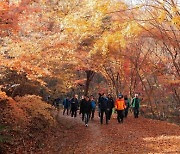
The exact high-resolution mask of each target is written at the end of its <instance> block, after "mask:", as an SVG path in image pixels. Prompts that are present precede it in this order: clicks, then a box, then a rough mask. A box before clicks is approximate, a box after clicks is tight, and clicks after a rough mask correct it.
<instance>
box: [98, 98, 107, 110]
mask: <svg viewBox="0 0 180 154" xmlns="http://www.w3.org/2000/svg"><path fill="white" fill-rule="evenodd" d="M99 103H100V109H101V110H107V107H108V99H107V98H105V97H102V96H101V97H100V98H99Z"/></svg>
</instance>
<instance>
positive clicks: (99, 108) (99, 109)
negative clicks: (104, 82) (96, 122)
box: [98, 93, 102, 118]
mask: <svg viewBox="0 0 180 154" xmlns="http://www.w3.org/2000/svg"><path fill="white" fill-rule="evenodd" d="M101 97H102V94H101V93H99V97H98V115H99V118H100V117H101V104H100V100H101Z"/></svg>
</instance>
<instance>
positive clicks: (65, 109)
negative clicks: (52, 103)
mask: <svg viewBox="0 0 180 154" xmlns="http://www.w3.org/2000/svg"><path fill="white" fill-rule="evenodd" d="M70 104H71V102H70V99H69V97H67V98H65V99H64V100H63V106H64V110H63V115H64V114H65V112H66V111H67V115H69V108H70Z"/></svg>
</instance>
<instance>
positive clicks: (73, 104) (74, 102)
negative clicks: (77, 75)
mask: <svg viewBox="0 0 180 154" xmlns="http://www.w3.org/2000/svg"><path fill="white" fill-rule="evenodd" d="M78 106H79V104H78V95H74V97H73V98H72V99H71V117H73V116H74V117H76V116H77V110H78Z"/></svg>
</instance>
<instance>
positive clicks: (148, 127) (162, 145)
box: [59, 114, 180, 154]
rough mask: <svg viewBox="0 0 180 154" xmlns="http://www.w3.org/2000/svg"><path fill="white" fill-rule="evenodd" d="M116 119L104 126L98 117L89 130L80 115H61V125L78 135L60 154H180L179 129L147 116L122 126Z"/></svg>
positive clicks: (129, 120) (131, 119) (125, 122)
mask: <svg viewBox="0 0 180 154" xmlns="http://www.w3.org/2000/svg"><path fill="white" fill-rule="evenodd" d="M115 117H116V115H115V114H114V115H113V118H112V119H111V121H110V122H109V124H108V125H106V124H103V125H101V124H100V123H99V118H98V117H97V115H96V118H95V119H94V120H91V121H90V122H89V126H88V127H87V128H86V127H85V126H84V123H83V122H82V121H81V119H80V116H79V115H78V117H76V118H71V117H70V116H62V114H59V119H60V120H61V122H62V123H63V124H64V125H67V128H69V129H70V128H73V129H75V132H76V135H77V136H76V137H75V138H74V142H72V141H70V140H71V139H73V137H72V136H69V138H68V136H67V141H66V143H65V144H64V146H63V148H60V149H59V150H60V151H59V153H103V154H104V153H113V154H114V153H118V154H120V153H122V154H123V153H129V154H132V153H140V154H141V153H170V154H176V153H177V154H180V127H179V126H177V125H175V124H170V123H167V122H162V121H157V120H150V119H145V118H143V117H140V118H138V119H134V118H133V117H132V116H131V115H130V116H129V117H128V118H127V119H125V121H124V123H123V124H119V123H117V120H116V118H115ZM68 139H69V142H68ZM76 139H77V140H76ZM75 140H76V141H75ZM62 144H63V143H62Z"/></svg>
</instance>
